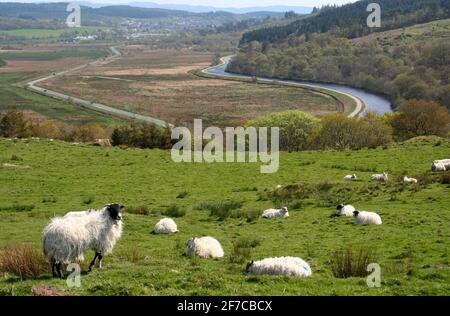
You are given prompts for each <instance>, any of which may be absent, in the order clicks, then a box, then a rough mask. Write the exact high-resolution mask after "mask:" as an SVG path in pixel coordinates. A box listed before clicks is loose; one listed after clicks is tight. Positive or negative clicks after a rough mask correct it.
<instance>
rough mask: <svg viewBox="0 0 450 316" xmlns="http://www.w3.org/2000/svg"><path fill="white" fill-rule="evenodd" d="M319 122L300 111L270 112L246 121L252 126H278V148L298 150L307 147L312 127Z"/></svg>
mask: <svg viewBox="0 0 450 316" xmlns="http://www.w3.org/2000/svg"><path fill="white" fill-rule="evenodd" d="M318 124H319V120H318V119H317V118H315V117H314V116H311V115H309V114H306V113H303V112H300V111H286V112H280V113H272V114H269V115H267V116H263V117H259V118H256V119H254V120H252V121H250V122H248V124H247V126H252V127H279V128H280V150H282V151H300V150H304V149H306V147H307V142H308V138H309V135H310V133H311V131H312V129H313V128H314V127H315V126H316V125H318Z"/></svg>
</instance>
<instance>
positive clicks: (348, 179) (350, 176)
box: [344, 174, 358, 181]
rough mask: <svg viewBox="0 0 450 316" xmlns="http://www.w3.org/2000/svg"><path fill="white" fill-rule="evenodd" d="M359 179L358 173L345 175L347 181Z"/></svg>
mask: <svg viewBox="0 0 450 316" xmlns="http://www.w3.org/2000/svg"><path fill="white" fill-rule="evenodd" d="M357 179H358V177H357V176H356V174H349V175H346V176H345V177H344V180H345V181H354V180H357Z"/></svg>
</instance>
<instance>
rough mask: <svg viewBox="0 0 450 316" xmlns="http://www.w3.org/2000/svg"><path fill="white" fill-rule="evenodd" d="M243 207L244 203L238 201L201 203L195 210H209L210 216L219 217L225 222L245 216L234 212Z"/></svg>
mask: <svg viewBox="0 0 450 316" xmlns="http://www.w3.org/2000/svg"><path fill="white" fill-rule="evenodd" d="M241 207H242V203H241V202H238V201H220V202H199V203H197V204H196V205H195V206H194V209H195V210H207V211H209V216H211V217H217V218H218V219H219V220H225V219H227V218H230V217H234V218H239V217H243V216H244V214H243V213H240V212H234V211H235V210H237V209H239V208H241Z"/></svg>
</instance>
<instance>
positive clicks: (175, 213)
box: [162, 204, 186, 217]
mask: <svg viewBox="0 0 450 316" xmlns="http://www.w3.org/2000/svg"><path fill="white" fill-rule="evenodd" d="M162 214H163V215H165V216H169V217H183V216H184V215H186V211H185V210H181V209H180V208H179V207H178V206H177V205H174V204H173V205H170V206H168V207H167V208H166V210H165V211H164V212H163V213H162Z"/></svg>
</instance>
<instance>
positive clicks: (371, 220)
mask: <svg viewBox="0 0 450 316" xmlns="http://www.w3.org/2000/svg"><path fill="white" fill-rule="evenodd" d="M353 216H354V217H355V222H356V223H357V224H374V225H381V224H382V221H381V217H380V215H378V214H377V213H373V212H366V211H354V212H353Z"/></svg>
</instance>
